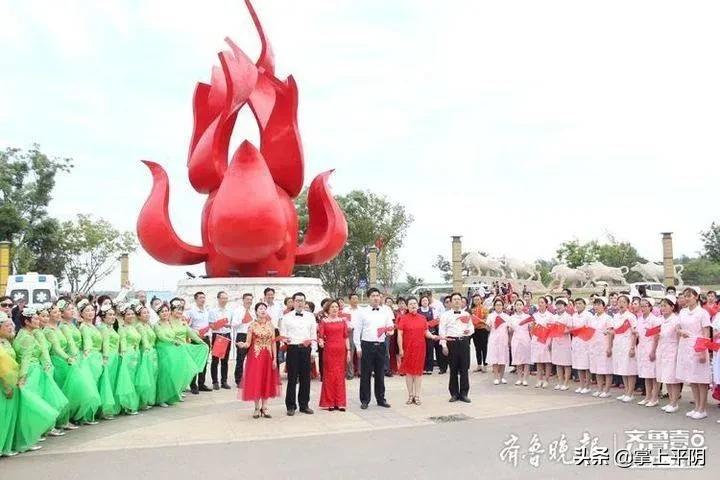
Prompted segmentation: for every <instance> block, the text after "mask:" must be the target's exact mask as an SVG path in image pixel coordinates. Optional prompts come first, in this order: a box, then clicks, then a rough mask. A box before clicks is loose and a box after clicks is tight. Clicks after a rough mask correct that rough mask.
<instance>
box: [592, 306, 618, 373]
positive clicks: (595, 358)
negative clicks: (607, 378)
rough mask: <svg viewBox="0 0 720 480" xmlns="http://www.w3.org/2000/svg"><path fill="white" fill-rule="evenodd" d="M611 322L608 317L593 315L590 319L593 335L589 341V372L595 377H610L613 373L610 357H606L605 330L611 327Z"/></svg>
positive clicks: (606, 342)
mask: <svg viewBox="0 0 720 480" xmlns="http://www.w3.org/2000/svg"><path fill="white" fill-rule="evenodd" d="M612 324H613V320H612V317H610V315H608V314H607V313H603V314H602V315H594V316H593V317H592V319H590V327H592V328H594V329H595V333H594V334H593V336H592V338H591V339H590V342H588V343H590V372H592V373H595V374H597V375H611V374H612V373H613V361H612V356H610V357H608V356H607V350H608V342H609V339H608V334H607V329H608V328H610V327H612Z"/></svg>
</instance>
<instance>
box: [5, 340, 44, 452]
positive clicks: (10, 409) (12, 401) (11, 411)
mask: <svg viewBox="0 0 720 480" xmlns="http://www.w3.org/2000/svg"><path fill="white" fill-rule="evenodd" d="M19 375H20V366H19V365H18V364H17V362H16V361H15V350H13V348H12V345H11V344H10V342H8V341H7V340H5V339H0V455H8V454H9V453H12V452H14V450H13V443H14V441H15V427H16V425H17V414H18V405H19V402H18V400H19V398H20V395H19V394H18V392H17V381H18V377H19ZM8 389H10V391H11V392H12V396H11V397H10V398H7V396H6V394H5V392H6V391H7V390H8ZM40 434H42V432H40Z"/></svg>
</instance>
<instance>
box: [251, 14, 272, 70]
mask: <svg viewBox="0 0 720 480" xmlns="http://www.w3.org/2000/svg"><path fill="white" fill-rule="evenodd" d="M245 5H247V8H248V11H249V12H250V16H251V17H252V21H253V23H254V24H255V29H256V30H257V32H258V36H259V37H260V56H259V57H258V61H257V63H256V65H257V66H258V68H260V69H261V70H262V71H265V72H267V73H269V74H270V75H275V54H274V53H273V49H272V46H270V42H269V41H268V39H267V37H266V36H265V31H264V30H263V27H262V24H261V23H260V19H259V18H258V16H257V13H255V9H254V8H253V6H252V3H250V0H245ZM261 73H262V72H261Z"/></svg>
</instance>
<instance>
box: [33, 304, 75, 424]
mask: <svg viewBox="0 0 720 480" xmlns="http://www.w3.org/2000/svg"><path fill="white" fill-rule="evenodd" d="M50 306H51V305H38V306H35V305H32V306H31V308H35V310H36V315H37V316H38V318H39V320H40V326H39V328H37V329H35V330H33V331H32V334H33V336H34V337H35V340H37V342H38V345H40V359H41V363H42V364H43V366H44V368H43V372H42V375H41V376H40V381H39V385H40V387H39V389H40V394H41V396H42V397H43V398H44V399H45V401H47V402H48V403H49V404H50V405H51V406H52V407H53V408H54V409H56V410H57V411H58V412H59V415H58V418H57V420H56V422H55V428H53V429H52V430H50V431H49V432H48V435H50V436H51V437H61V436H63V435H65V432H64V431H63V429H64V428H65V427H67V426H68V425H69V424H70V406H69V402H68V399H67V397H66V396H65V393H64V392H63V391H62V388H61V387H60V386H59V385H58V384H57V382H56V381H55V376H54V371H55V367H54V365H53V363H52V361H51V359H50V342H49V341H48V340H47V338H46V337H45V333H44V329H45V327H46V326H47V324H48V321H49V318H50V313H49V311H50ZM68 430H70V428H68Z"/></svg>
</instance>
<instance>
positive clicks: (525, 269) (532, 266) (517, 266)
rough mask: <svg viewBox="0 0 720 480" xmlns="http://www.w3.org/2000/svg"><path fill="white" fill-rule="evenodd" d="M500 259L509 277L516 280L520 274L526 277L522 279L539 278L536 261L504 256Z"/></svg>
mask: <svg viewBox="0 0 720 480" xmlns="http://www.w3.org/2000/svg"><path fill="white" fill-rule="evenodd" d="M500 260H501V261H502V264H503V267H505V270H506V271H507V273H508V275H510V278H513V279H515V280H518V279H519V278H520V275H525V276H527V278H525V279H524V280H534V279H535V277H537V279H538V280H540V272H538V269H537V264H536V263H531V262H526V261H524V260H519V259H517V258H506V257H503V258H501V259H500Z"/></svg>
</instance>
